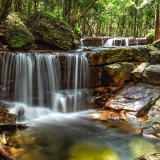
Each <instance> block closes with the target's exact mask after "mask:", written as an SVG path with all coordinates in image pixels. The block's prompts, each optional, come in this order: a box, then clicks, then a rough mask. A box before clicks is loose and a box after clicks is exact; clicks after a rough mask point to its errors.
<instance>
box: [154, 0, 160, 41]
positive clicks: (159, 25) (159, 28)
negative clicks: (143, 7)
mask: <svg viewBox="0 0 160 160" xmlns="http://www.w3.org/2000/svg"><path fill="white" fill-rule="evenodd" d="M159 18H160V16H159V0H156V11H155V35H154V40H155V41H156V40H158V39H160V22H159Z"/></svg>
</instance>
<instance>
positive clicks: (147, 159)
mask: <svg viewBox="0 0 160 160" xmlns="http://www.w3.org/2000/svg"><path fill="white" fill-rule="evenodd" d="M159 159H160V153H151V154H147V155H144V156H141V157H139V158H138V159H136V160H159Z"/></svg>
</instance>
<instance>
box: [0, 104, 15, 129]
mask: <svg viewBox="0 0 160 160" xmlns="http://www.w3.org/2000/svg"><path fill="white" fill-rule="evenodd" d="M15 130H16V115H15V114H11V113H8V109H7V108H6V107H4V106H1V105H0V131H15Z"/></svg>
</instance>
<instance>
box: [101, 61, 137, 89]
mask: <svg viewBox="0 0 160 160" xmlns="http://www.w3.org/2000/svg"><path fill="white" fill-rule="evenodd" d="M134 68H135V65H134V63H129V62H122V63H114V64H110V65H105V66H104V70H105V71H104V74H106V75H105V76H104V75H103V77H104V78H103V84H104V85H111V84H113V85H115V86H120V85H124V83H125V81H126V80H130V79H131V71H132V70H133V69H134ZM104 80H105V81H104Z"/></svg>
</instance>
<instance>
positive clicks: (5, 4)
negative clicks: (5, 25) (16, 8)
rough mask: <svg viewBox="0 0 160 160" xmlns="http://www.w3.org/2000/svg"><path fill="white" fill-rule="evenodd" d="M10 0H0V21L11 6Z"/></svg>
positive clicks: (4, 17)
mask: <svg viewBox="0 0 160 160" xmlns="http://www.w3.org/2000/svg"><path fill="white" fill-rule="evenodd" d="M11 4H12V0H0V22H2V21H4V20H5V19H6V17H7V15H8V12H9V10H10V8H11Z"/></svg>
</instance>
